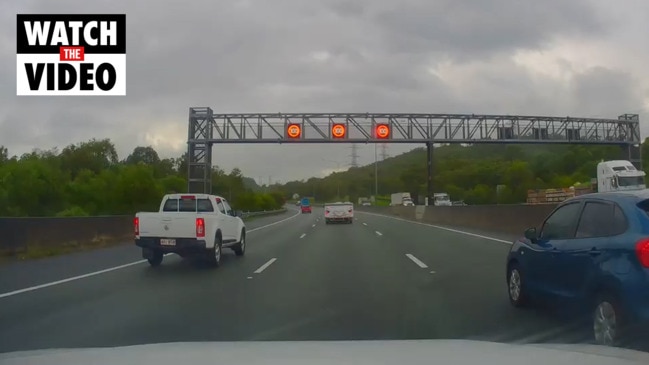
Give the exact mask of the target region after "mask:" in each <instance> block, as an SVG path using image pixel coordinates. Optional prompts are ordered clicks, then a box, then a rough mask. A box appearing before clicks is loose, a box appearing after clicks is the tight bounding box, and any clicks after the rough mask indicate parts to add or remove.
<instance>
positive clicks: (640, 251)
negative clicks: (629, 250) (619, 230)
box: [635, 238, 649, 268]
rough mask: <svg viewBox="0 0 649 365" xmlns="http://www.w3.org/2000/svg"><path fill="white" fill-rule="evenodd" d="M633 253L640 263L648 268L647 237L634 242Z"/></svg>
mask: <svg viewBox="0 0 649 365" xmlns="http://www.w3.org/2000/svg"><path fill="white" fill-rule="evenodd" d="M635 254H636V256H638V260H639V261H640V265H642V267H645V268H649V238H645V239H642V240H640V241H638V243H636V245H635Z"/></svg>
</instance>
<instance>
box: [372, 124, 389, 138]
mask: <svg viewBox="0 0 649 365" xmlns="http://www.w3.org/2000/svg"><path fill="white" fill-rule="evenodd" d="M374 131H375V134H376V138H379V139H387V138H390V126H389V125H388V124H377V125H376V128H375V129H374Z"/></svg>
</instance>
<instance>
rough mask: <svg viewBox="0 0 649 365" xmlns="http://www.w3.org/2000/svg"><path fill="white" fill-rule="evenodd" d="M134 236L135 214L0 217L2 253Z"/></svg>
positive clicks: (108, 240) (124, 238)
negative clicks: (32, 247)
mask: <svg viewBox="0 0 649 365" xmlns="http://www.w3.org/2000/svg"><path fill="white" fill-rule="evenodd" d="M285 211H286V209H280V210H272V211H264V212H246V213H244V214H245V216H244V217H243V219H244V220H245V219H246V218H247V217H259V216H264V215H273V214H280V213H283V212H285ZM132 239H133V216H132V215H126V216H101V217H60V218H59V217H26V218H22V217H20V218H0V254H4V255H13V254H15V253H18V252H23V251H25V250H26V249H27V248H28V247H30V246H38V247H57V246H73V247H74V246H80V245H93V244H97V243H106V242H124V241H130V240H132Z"/></svg>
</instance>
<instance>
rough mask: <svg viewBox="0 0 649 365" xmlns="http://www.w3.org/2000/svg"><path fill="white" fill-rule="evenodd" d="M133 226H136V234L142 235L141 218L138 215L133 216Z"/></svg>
mask: <svg viewBox="0 0 649 365" xmlns="http://www.w3.org/2000/svg"><path fill="white" fill-rule="evenodd" d="M133 226H134V227H135V235H136V236H139V235H140V218H138V217H135V218H133Z"/></svg>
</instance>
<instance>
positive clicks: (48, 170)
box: [0, 139, 284, 217]
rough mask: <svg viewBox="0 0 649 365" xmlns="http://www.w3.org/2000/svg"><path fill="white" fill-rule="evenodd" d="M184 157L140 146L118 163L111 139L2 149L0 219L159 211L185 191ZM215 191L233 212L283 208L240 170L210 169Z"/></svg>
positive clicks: (278, 197) (273, 194)
mask: <svg viewBox="0 0 649 365" xmlns="http://www.w3.org/2000/svg"><path fill="white" fill-rule="evenodd" d="M186 175H187V164H186V159H185V156H180V157H178V158H160V157H159V155H158V153H157V152H156V151H155V149H153V148H152V147H136V148H135V149H134V150H133V152H132V153H131V154H129V155H128V156H127V157H126V158H124V159H122V160H120V159H119V158H118V155H117V152H116V149H115V146H114V144H113V143H112V142H111V141H110V140H109V139H102V140H96V139H93V140H90V141H87V142H83V143H79V144H73V145H69V146H67V147H65V148H63V149H62V150H60V151H59V150H58V149H52V150H47V151H43V150H34V151H32V152H30V153H26V154H23V155H22V156H10V154H9V151H8V150H7V148H5V147H2V146H0V216H4V217H39V216H40V217H43V216H94V215H121V214H125V215H127V214H134V213H135V212H138V211H156V210H158V207H159V204H160V199H161V197H162V196H163V195H164V194H167V193H176V192H178V193H180V192H185V191H187V178H186ZM212 175H213V176H212V185H213V186H212V191H213V192H215V193H216V192H218V194H221V195H222V196H224V197H225V198H226V199H228V200H229V201H230V202H231V203H232V206H233V208H234V209H237V210H244V211H260V210H273V209H279V208H280V207H281V206H282V205H283V204H284V196H283V195H282V194H281V193H279V192H271V191H267V192H264V191H261V189H260V187H259V186H257V184H256V183H255V182H254V180H253V179H250V178H246V177H244V176H243V175H242V174H241V171H240V170H239V169H236V168H235V169H233V170H232V171H230V172H229V173H226V172H225V171H223V170H222V169H220V168H218V167H214V168H213V171H212Z"/></svg>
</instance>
